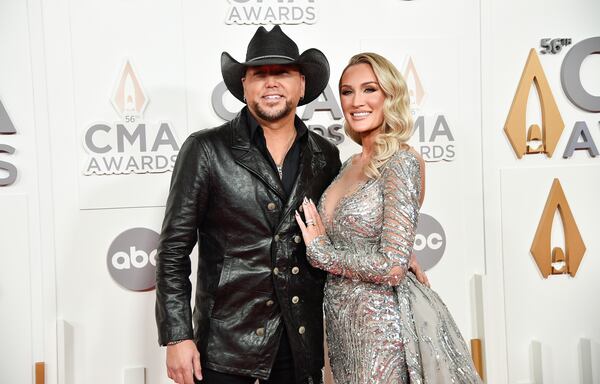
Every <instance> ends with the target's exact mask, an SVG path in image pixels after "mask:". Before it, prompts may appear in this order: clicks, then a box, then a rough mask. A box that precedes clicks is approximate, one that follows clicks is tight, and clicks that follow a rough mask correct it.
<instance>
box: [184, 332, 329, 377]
mask: <svg viewBox="0 0 600 384" xmlns="http://www.w3.org/2000/svg"><path fill="white" fill-rule="evenodd" d="M202 378H203V379H202V381H196V383H198V384H254V382H255V381H256V379H255V378H253V377H249V376H239V375H232V374H229V373H221V372H217V371H213V370H212V369H208V368H202ZM312 379H313V381H312V383H314V384H319V383H321V372H320V371H319V372H317V373H316V374H315V375H314V376H313V377H312ZM295 382H296V378H295V375H294V359H293V356H292V351H291V349H290V344H289V341H288V338H287V335H286V333H285V330H284V331H283V332H282V335H281V340H280V341H279V350H278V351H277V356H275V362H274V363H273V368H272V369H271V375H270V376H269V378H268V379H267V380H259V383H260V384H294V383H295ZM308 382H309V381H308V379H307V380H305V381H304V382H303V383H302V384H304V383H308Z"/></svg>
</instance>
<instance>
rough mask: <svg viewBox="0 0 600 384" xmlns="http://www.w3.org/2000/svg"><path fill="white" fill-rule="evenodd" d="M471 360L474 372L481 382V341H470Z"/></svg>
mask: <svg viewBox="0 0 600 384" xmlns="http://www.w3.org/2000/svg"><path fill="white" fill-rule="evenodd" d="M471 358H472V359H473V365H474V366H475V370H476V371H477V373H478V374H479V377H481V380H483V352H482V348H481V339H471Z"/></svg>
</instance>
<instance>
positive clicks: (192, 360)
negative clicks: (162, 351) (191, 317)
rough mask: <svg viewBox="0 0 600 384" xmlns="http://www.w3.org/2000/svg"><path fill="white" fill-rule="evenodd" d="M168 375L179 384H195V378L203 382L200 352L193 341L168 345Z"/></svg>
mask: <svg viewBox="0 0 600 384" xmlns="http://www.w3.org/2000/svg"><path fill="white" fill-rule="evenodd" d="M167 374H168V376H169V378H170V379H172V380H173V381H174V382H176V383H177V384H194V378H193V376H196V379H198V380H202V372H201V367H200V352H198V349H196V345H195V344H194V342H193V341H192V340H184V341H182V342H180V343H177V344H172V345H167Z"/></svg>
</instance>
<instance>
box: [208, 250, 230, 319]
mask: <svg viewBox="0 0 600 384" xmlns="http://www.w3.org/2000/svg"><path fill="white" fill-rule="evenodd" d="M234 263H235V258H231V257H229V256H225V258H224V259H223V268H221V276H219V285H218V286H217V291H216V292H215V302H214V305H213V307H212V311H211V314H210V317H212V318H213V319H223V318H224V317H227V313H225V312H226V311H225V309H226V307H227V306H226V305H225V302H226V301H227V298H228V297H229V292H230V291H231V283H232V281H231V280H232V279H231V271H232V269H233V265H234Z"/></svg>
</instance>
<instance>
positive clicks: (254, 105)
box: [242, 65, 304, 122]
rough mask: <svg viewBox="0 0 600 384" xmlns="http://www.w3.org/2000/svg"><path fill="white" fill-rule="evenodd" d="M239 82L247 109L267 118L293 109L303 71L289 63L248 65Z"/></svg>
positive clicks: (271, 119) (273, 118) (301, 91)
mask: <svg viewBox="0 0 600 384" xmlns="http://www.w3.org/2000/svg"><path fill="white" fill-rule="evenodd" d="M242 85H243V86H244V97H245V98H246V103H247V104H248V108H249V109H250V111H251V112H252V113H253V114H254V115H255V116H257V117H259V118H260V119H262V120H265V121H269V122H274V121H277V120H280V119H282V118H284V117H286V116H288V115H289V114H290V113H295V112H296V107H297V106H298V102H299V101H300V97H303V96H304V75H302V74H301V73H300V71H299V70H298V68H297V67H296V66H292V65H262V66H259V67H248V69H247V70H246V76H245V77H243V78H242Z"/></svg>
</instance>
